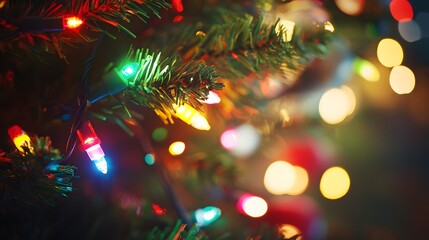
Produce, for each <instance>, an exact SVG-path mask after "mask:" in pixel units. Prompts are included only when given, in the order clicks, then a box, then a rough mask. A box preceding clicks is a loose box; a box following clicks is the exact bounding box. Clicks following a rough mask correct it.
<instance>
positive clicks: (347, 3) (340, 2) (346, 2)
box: [335, 0, 365, 16]
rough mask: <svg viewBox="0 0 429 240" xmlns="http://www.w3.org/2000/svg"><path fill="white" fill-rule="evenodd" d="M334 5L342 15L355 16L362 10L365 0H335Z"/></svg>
mask: <svg viewBox="0 0 429 240" xmlns="http://www.w3.org/2000/svg"><path fill="white" fill-rule="evenodd" d="M335 4H337V7H338V8H339V9H340V10H341V11H342V12H343V13H345V14H348V15H352V16H356V15H359V14H360V13H361V12H362V10H363V9H364V4H365V0H335Z"/></svg>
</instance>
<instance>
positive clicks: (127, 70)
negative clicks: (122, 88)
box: [121, 62, 139, 80]
mask: <svg viewBox="0 0 429 240" xmlns="http://www.w3.org/2000/svg"><path fill="white" fill-rule="evenodd" d="M138 67H139V64H138V63H136V62H133V63H130V64H127V65H125V66H124V67H123V68H122V69H121V74H122V76H123V77H124V78H125V79H127V80H128V79H129V78H131V77H133V76H134V75H135V74H136V72H137V68H138Z"/></svg>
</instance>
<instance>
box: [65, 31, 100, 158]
mask: <svg viewBox="0 0 429 240" xmlns="http://www.w3.org/2000/svg"><path fill="white" fill-rule="evenodd" d="M100 35H101V36H100V37H99V38H98V40H97V42H96V44H95V46H94V48H93V49H92V51H91V54H90V56H89V58H88V59H87V61H86V62H85V67H84V71H83V74H82V79H81V82H80V84H79V90H80V91H79V95H78V99H77V104H78V110H77V111H76V113H75V117H74V120H73V123H72V125H71V128H70V133H69V136H68V138H67V142H66V155H65V157H64V161H67V160H68V159H69V158H70V156H71V154H72V153H73V150H74V148H75V146H76V141H77V139H76V132H77V130H78V129H79V127H80V125H81V124H82V121H83V119H84V115H85V112H86V110H87V104H88V91H89V90H88V79H89V72H90V70H91V68H92V66H93V64H94V61H95V58H96V56H97V52H98V51H99V48H100V46H101V44H102V42H103V40H104V38H105V34H104V33H101V34H100Z"/></svg>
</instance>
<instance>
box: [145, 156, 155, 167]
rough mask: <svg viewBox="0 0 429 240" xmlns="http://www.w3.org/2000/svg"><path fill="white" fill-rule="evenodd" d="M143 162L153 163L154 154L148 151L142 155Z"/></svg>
mask: <svg viewBox="0 0 429 240" xmlns="http://www.w3.org/2000/svg"><path fill="white" fill-rule="evenodd" d="M144 162H145V163H146V164H147V165H149V166H151V165H153V164H154V163H155V156H154V155H153V154H150V153H148V154H146V155H145V156H144Z"/></svg>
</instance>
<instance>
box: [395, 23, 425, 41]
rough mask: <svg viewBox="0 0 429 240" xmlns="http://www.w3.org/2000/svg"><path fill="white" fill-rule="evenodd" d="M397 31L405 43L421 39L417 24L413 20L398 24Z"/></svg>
mask: <svg viewBox="0 0 429 240" xmlns="http://www.w3.org/2000/svg"><path fill="white" fill-rule="evenodd" d="M398 30H399V34H401V37H402V38H403V39H404V40H405V41H407V42H415V41H418V40H420V39H421V37H422V34H421V31H420V27H419V24H418V23H417V22H416V21H414V20H411V21H409V22H399V23H398Z"/></svg>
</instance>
